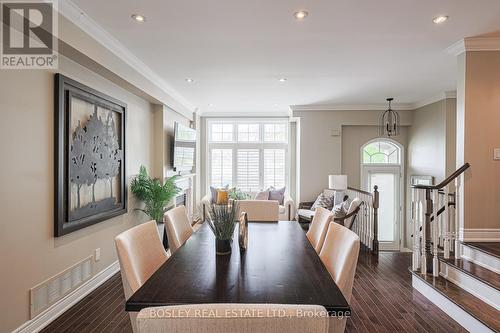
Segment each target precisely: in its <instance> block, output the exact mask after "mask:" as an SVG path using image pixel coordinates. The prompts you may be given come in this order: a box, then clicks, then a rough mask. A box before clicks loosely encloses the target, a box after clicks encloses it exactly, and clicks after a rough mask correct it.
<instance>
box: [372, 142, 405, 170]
mask: <svg viewBox="0 0 500 333" xmlns="http://www.w3.org/2000/svg"><path fill="white" fill-rule="evenodd" d="M362 154H363V164H400V163H401V148H400V147H399V146H398V145H397V144H395V143H394V142H392V141H389V140H383V139H382V140H375V141H372V142H370V143H367V144H366V145H365V146H364V147H363V148H362Z"/></svg>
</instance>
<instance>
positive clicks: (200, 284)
mask: <svg viewBox="0 0 500 333" xmlns="http://www.w3.org/2000/svg"><path fill="white" fill-rule="evenodd" d="M237 231H238V227H236V230H235V238H234V241H233V244H232V253H231V254H230V255H225V256H218V255H216V254H215V237H214V235H213V233H212V232H211V230H210V228H209V227H208V225H207V224H206V223H205V224H204V225H203V226H202V227H201V228H200V229H199V230H198V231H197V232H195V233H194V234H193V235H192V236H191V237H190V238H189V239H188V240H187V242H186V243H185V244H184V245H183V246H182V247H180V248H179V249H178V250H177V251H176V252H175V253H174V254H173V255H172V256H171V257H170V258H169V259H168V260H167V261H166V262H165V263H164V264H163V265H162V266H161V267H160V268H159V269H158V270H157V271H156V272H155V273H154V274H153V275H152V276H151V277H150V278H149V279H148V280H147V281H146V282H145V283H144V285H142V286H141V287H140V288H139V289H138V290H137V291H136V292H135V293H134V294H133V295H132V296H131V297H130V298H129V299H128V300H127V302H126V305H125V309H126V310H127V311H140V310H141V309H143V308H146V307H153V306H165V305H186V304H206V303H270V304H315V305H322V306H324V307H325V308H326V309H327V310H328V311H329V312H336V313H347V312H350V308H349V305H348V303H347V301H346V299H345V298H344V296H343V295H342V293H341V291H340V289H339V288H338V287H337V285H336V284H335V281H334V280H333V279H332V277H331V276H330V274H329V273H328V271H327V269H326V268H325V266H324V265H323V263H322V262H321V260H320V258H319V256H318V254H317V253H316V251H315V250H314V248H313V247H312V246H311V244H310V243H309V241H308V239H307V238H306V235H305V233H304V231H303V230H302V228H301V227H300V225H299V224H298V223H297V222H296V221H280V222H269V223H267V222H259V223H257V222H254V223H252V222H250V223H249V226H248V249H247V250H246V251H245V252H240V249H239V245H238V237H237Z"/></svg>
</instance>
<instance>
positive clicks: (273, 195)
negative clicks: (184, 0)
mask: <svg viewBox="0 0 500 333" xmlns="http://www.w3.org/2000/svg"><path fill="white" fill-rule="evenodd" d="M285 190H286V186H285V187H283V188H280V189H277V190H276V189H274V187H270V188H269V200H277V201H278V202H279V204H280V205H283V202H284V201H285Z"/></svg>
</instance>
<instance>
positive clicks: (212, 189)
mask: <svg viewBox="0 0 500 333" xmlns="http://www.w3.org/2000/svg"><path fill="white" fill-rule="evenodd" d="M210 195H211V198H210V201H211V202H212V203H213V204H214V203H216V202H217V189H216V188H215V187H213V186H210Z"/></svg>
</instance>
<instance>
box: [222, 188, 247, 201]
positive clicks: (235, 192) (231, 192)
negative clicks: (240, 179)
mask: <svg viewBox="0 0 500 333" xmlns="http://www.w3.org/2000/svg"><path fill="white" fill-rule="evenodd" d="M227 195H228V196H229V199H232V200H247V199H250V194H248V193H245V192H243V191H242V190H240V189H239V188H237V187H233V188H230V189H227Z"/></svg>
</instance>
